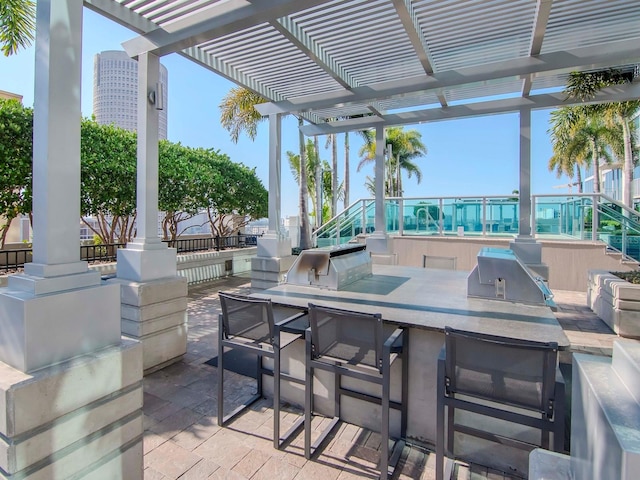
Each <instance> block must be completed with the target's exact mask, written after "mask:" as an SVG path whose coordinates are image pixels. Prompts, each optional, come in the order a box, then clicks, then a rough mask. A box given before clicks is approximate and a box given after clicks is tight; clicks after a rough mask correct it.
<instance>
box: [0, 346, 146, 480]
mask: <svg viewBox="0 0 640 480" xmlns="http://www.w3.org/2000/svg"><path fill="white" fill-rule="evenodd" d="M142 399H143V391H142V346H141V345H140V344H139V343H137V342H133V341H131V340H127V339H122V341H121V342H119V344H118V345H116V346H112V347H108V348H104V349H102V350H99V351H97V352H94V353H88V354H85V355H81V356H78V357H76V358H73V359H71V360H68V361H66V362H63V363H60V364H58V365H55V366H51V367H46V368H42V369H40V370H38V371H37V372H34V373H32V374H28V373H23V372H20V371H18V370H16V369H14V368H12V367H10V366H8V365H7V364H5V363H0V478H2V479H16V480H17V479H21V480H22V479H27V480H36V479H53V480H55V479H67V478H80V477H82V478H113V479H134V480H135V479H140V480H141V479H142V478H143V473H142V472H143V462H142V455H143V452H142V433H143V425H142V411H141V408H142V401H143V400H142Z"/></svg>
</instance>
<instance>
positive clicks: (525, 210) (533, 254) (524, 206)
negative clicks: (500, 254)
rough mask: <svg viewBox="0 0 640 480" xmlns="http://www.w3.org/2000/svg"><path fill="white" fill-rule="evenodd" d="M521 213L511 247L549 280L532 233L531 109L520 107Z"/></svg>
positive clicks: (539, 248)
mask: <svg viewBox="0 0 640 480" xmlns="http://www.w3.org/2000/svg"><path fill="white" fill-rule="evenodd" d="M519 192H520V214H519V217H518V236H517V237H516V238H515V240H514V241H513V242H511V243H510V244H509V248H510V249H511V250H513V252H514V253H515V254H516V255H517V256H518V258H519V259H520V260H521V261H522V262H523V263H524V264H525V265H527V267H529V268H530V269H531V270H532V271H533V272H534V273H535V274H537V275H539V276H540V277H542V278H543V279H545V280H547V281H548V280H549V267H548V266H547V265H546V264H544V263H542V244H541V243H538V242H537V241H536V239H535V237H534V236H533V235H532V234H531V109H530V108H521V109H520V190H519Z"/></svg>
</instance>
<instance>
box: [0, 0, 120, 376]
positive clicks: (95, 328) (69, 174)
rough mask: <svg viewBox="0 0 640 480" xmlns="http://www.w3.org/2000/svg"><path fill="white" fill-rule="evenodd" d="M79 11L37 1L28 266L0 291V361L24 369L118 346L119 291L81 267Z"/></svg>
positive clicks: (64, 3)
mask: <svg viewBox="0 0 640 480" xmlns="http://www.w3.org/2000/svg"><path fill="white" fill-rule="evenodd" d="M82 5H83V4H82V0H41V1H39V2H38V4H37V15H36V47H35V48H36V55H35V62H36V63H35V105H34V107H35V108H34V153H33V217H34V228H33V260H34V261H33V263H29V264H27V265H25V268H24V274H19V275H12V276H10V277H9V280H8V287H7V288H5V289H0V362H4V363H7V364H9V365H11V366H13V367H14V368H17V369H18V370H21V371H23V372H28V371H32V370H35V369H37V368H42V367H46V366H48V365H51V364H54V363H57V362H61V361H64V360H67V359H69V358H72V357H75V356H77V355H81V354H83V353H87V352H91V351H94V350H97V349H99V348H103V347H105V346H108V345H115V344H118V343H119V342H120V325H119V303H120V302H119V299H118V291H117V289H115V288H113V287H105V286H102V285H101V284H100V274H99V273H98V272H94V271H89V269H88V267H87V263H86V262H81V261H80V120H81V115H80V77H81V67H82V65H81V64H82V58H81V53H82V8H83V7H82Z"/></svg>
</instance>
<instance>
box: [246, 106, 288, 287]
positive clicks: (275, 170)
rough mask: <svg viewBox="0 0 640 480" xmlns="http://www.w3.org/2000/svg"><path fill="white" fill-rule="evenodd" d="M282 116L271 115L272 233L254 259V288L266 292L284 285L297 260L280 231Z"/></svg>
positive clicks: (260, 241) (270, 210)
mask: <svg viewBox="0 0 640 480" xmlns="http://www.w3.org/2000/svg"><path fill="white" fill-rule="evenodd" d="M281 117H282V115H280V114H271V115H269V230H268V231H267V233H266V234H264V235H263V236H262V237H260V238H258V255H257V256H256V257H254V258H252V259H251V288H252V289H253V290H264V289H266V288H269V287H275V286H276V285H278V283H280V282H281V281H282V278H283V276H284V274H285V273H286V272H287V271H288V270H289V268H290V267H291V265H292V264H293V261H294V259H295V257H293V255H291V239H290V238H288V237H285V235H284V233H283V232H282V229H281V227H280V217H281V216H282V213H281V212H282V208H281V184H282V174H281V169H282V166H281V165H282V118H281Z"/></svg>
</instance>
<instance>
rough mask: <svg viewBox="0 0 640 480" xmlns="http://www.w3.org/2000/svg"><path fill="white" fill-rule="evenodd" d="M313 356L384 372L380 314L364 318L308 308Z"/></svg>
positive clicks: (313, 306) (356, 314)
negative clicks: (365, 366)
mask: <svg viewBox="0 0 640 480" xmlns="http://www.w3.org/2000/svg"><path fill="white" fill-rule="evenodd" d="M309 324H310V327H311V349H312V352H311V355H312V357H313V359H319V358H322V357H331V358H334V359H338V360H340V361H342V362H344V363H346V364H349V365H367V366H370V367H375V368H377V369H378V370H380V372H382V340H383V328H382V317H381V315H380V314H364V313H357V312H350V311H348V310H340V309H336V308H329V307H320V306H317V305H313V304H309Z"/></svg>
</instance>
